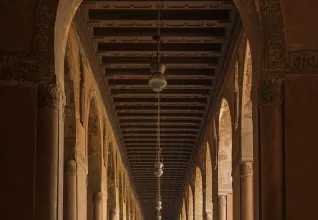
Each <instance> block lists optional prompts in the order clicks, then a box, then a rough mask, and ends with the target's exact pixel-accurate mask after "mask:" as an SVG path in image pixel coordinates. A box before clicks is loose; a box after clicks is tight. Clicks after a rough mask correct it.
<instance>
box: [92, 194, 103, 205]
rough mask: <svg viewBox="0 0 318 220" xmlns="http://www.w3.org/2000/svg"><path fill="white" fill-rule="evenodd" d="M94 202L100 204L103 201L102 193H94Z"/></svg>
mask: <svg viewBox="0 0 318 220" xmlns="http://www.w3.org/2000/svg"><path fill="white" fill-rule="evenodd" d="M94 201H95V202H97V203H101V202H102V201H103V193H102V192H95V193H94Z"/></svg>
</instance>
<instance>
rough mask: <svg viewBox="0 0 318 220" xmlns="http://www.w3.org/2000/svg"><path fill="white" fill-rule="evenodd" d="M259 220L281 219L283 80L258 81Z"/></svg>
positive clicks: (282, 209)
mask: <svg viewBox="0 0 318 220" xmlns="http://www.w3.org/2000/svg"><path fill="white" fill-rule="evenodd" d="M259 84H260V85H259V87H260V91H259V100H260V105H259V127H260V130H259V137H260V146H259V151H260V181H261V191H260V194H261V196H260V198H261V219H264V220H265V219H266V220H267V219H270V220H281V219H284V204H283V203H284V193H283V189H284V181H283V177H284V175H283V137H284V132H283V106H282V102H283V80H281V79H276V78H269V77H267V78H264V79H262V80H260V83H259Z"/></svg>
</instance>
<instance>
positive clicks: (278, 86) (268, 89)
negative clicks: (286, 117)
mask: <svg viewBox="0 0 318 220" xmlns="http://www.w3.org/2000/svg"><path fill="white" fill-rule="evenodd" d="M259 101H260V104H261V105H281V104H282V101H283V80H282V79H277V78H264V79H261V80H260V85H259Z"/></svg>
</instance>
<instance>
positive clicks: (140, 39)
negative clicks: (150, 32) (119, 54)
mask: <svg viewBox="0 0 318 220" xmlns="http://www.w3.org/2000/svg"><path fill="white" fill-rule="evenodd" d="M201 22H203V21H201ZM161 39H162V40H161V42H162V43H163V44H164V43H181V44H184V43H193V42H196V43H206V44H209V43H224V42H225V41H226V37H208V36H204V37H201V36H190V37H189V36H184V37H178V36H163V37H162V38H161ZM92 40H93V41H94V42H95V43H136V44H138V43H153V37H152V36H139V35H138V34H137V33H136V36H96V37H95V36H93V37H92ZM174 53H175V52H174ZM174 53H171V52H170V53H167V54H165V55H166V56H167V55H168V54H169V56H168V57H171V56H173V54H174ZM132 54H134V53H132ZM161 54H162V52H161ZM105 55H106V56H111V53H110V54H109V53H105ZM143 55H145V54H143ZM220 55H221V53H220ZM141 57H145V56H141ZM147 57H148V56H147Z"/></svg>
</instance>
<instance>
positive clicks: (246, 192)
mask: <svg viewBox="0 0 318 220" xmlns="http://www.w3.org/2000/svg"><path fill="white" fill-rule="evenodd" d="M240 171H241V220H253V219H254V193H253V192H254V188H253V162H252V161H243V162H242V163H241V169H240Z"/></svg>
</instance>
